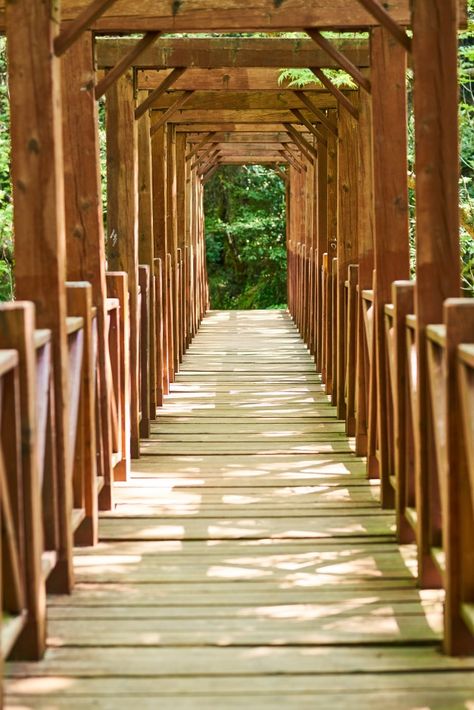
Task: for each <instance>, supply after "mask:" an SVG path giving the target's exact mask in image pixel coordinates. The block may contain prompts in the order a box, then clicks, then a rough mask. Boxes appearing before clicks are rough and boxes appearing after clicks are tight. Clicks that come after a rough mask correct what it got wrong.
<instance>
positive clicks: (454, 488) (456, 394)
mask: <svg viewBox="0 0 474 710" xmlns="http://www.w3.org/2000/svg"><path fill="white" fill-rule="evenodd" d="M444 322H445V324H446V351H445V353H444V356H445V369H444V376H445V377H444V382H443V385H444V388H445V401H446V410H445V411H446V422H445V424H446V469H447V470H446V471H443V475H442V483H441V487H442V495H441V500H442V506H443V508H442V529H443V548H444V550H445V555H446V558H445V559H446V577H445V583H446V584H445V586H446V600H445V606H444V640H443V645H444V650H445V652H446V653H448V654H450V655H455V656H462V655H468V654H472V653H473V651H474V638H473V634H472V629H471V630H470V631H468V629H467V627H466V625H465V622H464V620H463V618H462V605H463V604H466V603H469V602H470V601H471V600H472V590H473V589H474V552H473V545H472V539H473V534H474V526H473V522H472V521H473V495H472V493H473V492H472V489H471V490H470V488H471V486H472V481H471V483H470V482H469V470H468V463H467V461H466V456H465V453H464V450H465V449H464V445H463V442H462V441H460V431H462V429H463V427H462V402H461V397H460V388H459V385H458V357H457V348H458V345H460V344H461V343H469V342H472V340H473V333H474V301H473V299H471V298H449V299H447V300H446V301H445V303H444ZM463 436H465V432H464V433H463ZM466 596H467V597H468V598H466Z"/></svg>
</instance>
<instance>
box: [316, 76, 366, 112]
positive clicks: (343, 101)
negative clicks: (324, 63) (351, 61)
mask: <svg viewBox="0 0 474 710" xmlns="http://www.w3.org/2000/svg"><path fill="white" fill-rule="evenodd" d="M311 71H312V72H313V74H314V75H315V76H316V77H317V78H318V79H319V81H320V82H321V84H322V85H323V86H325V87H326V89H327V90H328V91H329V92H330V93H331V94H332V95H333V96H334V98H335V99H337V102H338V104H339V105H340V106H343V107H344V108H345V109H346V111H349V113H350V114H351V115H352V116H353V117H354V118H355V119H356V121H357V120H358V119H359V112H358V110H357V109H356V107H355V106H354V105H353V104H351V102H350V101H349V99H348V98H347V96H345V95H344V94H343V93H342V91H341V90H340V89H338V88H337V86H336V85H335V84H333V83H332V81H331V79H329V78H328V77H327V76H326V74H325V73H324V72H323V70H322V69H318V68H317V67H311Z"/></svg>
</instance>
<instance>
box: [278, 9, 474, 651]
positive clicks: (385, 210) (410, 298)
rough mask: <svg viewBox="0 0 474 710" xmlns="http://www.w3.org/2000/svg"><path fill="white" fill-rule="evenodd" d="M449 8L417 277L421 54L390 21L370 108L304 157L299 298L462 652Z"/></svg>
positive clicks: (464, 602) (292, 206)
mask: <svg viewBox="0 0 474 710" xmlns="http://www.w3.org/2000/svg"><path fill="white" fill-rule="evenodd" d="M438 5H439V7H438V10H439V12H435V11H434V10H433V8H432V7H431V3H429V2H421V1H420V2H417V3H414V14H413V35H414V36H413V42H412V56H411V57H410V60H411V64H412V67H413V72H414V76H413V87H414V89H413V93H414V122H415V142H416V231H415V236H414V243H415V251H416V265H415V266H414V267H413V273H412V274H411V271H410V244H409V221H408V186H407V174H408V172H407V170H408V166H407V85H406V69H407V59H408V53H407V49H406V47H405V46H402V44H401V43H399V42H398V41H397V39H396V38H395V37H394V36H393V35H392V34H391V33H390V32H389V31H388V30H387V29H384V28H376V29H373V30H372V31H371V38H370V56H371V68H370V74H369V75H368V76H367V79H368V80H369V86H367V83H366V82H364V84H363V85H360V86H359V91H358V92H357V94H356V99H354V108H355V109H356V111H355V112H350V111H348V110H347V108H346V107H343V106H342V105H340V106H339V112H338V120H337V133H338V136H337V141H334V142H333V141H332V140H331V138H330V135H329V133H328V132H327V129H324V128H323V129H321V130H325V131H326V141H322V140H320V141H318V142H317V149H318V159H317V160H312V159H310V158H308V157H305V156H303V157H302V159H301V165H300V167H299V168H298V166H297V167H295V166H290V167H289V176H290V180H289V187H288V200H289V225H288V250H289V280H288V283H289V293H288V299H289V307H290V311H291V313H292V315H293V318H294V320H295V322H296V324H297V325H298V328H299V330H300V332H301V334H302V336H303V338H304V339H305V341H306V343H307V345H308V347H309V349H310V350H311V352H312V353H313V355H314V358H315V361H316V364H317V368H318V370H319V371H321V373H322V379H323V383H324V384H325V386H326V392H327V394H328V395H329V396H330V397H331V401H332V403H333V404H334V405H335V407H336V410H337V416H338V417H339V418H340V419H344V420H345V422H346V431H347V433H348V434H349V435H351V436H353V437H354V448H355V451H356V452H357V454H359V455H362V456H366V457H367V475H368V477H369V478H373V479H379V480H380V489H381V493H380V496H381V505H382V506H383V507H384V508H387V509H390V508H395V510H396V515H397V535H398V539H399V542H400V543H401V544H405V543H410V542H416V545H417V549H418V580H419V584H420V586H421V587H422V588H430V587H433V588H439V587H442V588H444V589H445V592H446V602H445V613H444V620H445V624H444V648H445V650H446V652H447V653H450V654H463V653H466V652H470V651H472V650H473V648H474V593H473V589H474V585H473V582H474V577H473V574H474V572H473V570H474V565H473V560H474V558H473V553H472V544H470V543H469V542H467V541H468V540H469V539H471V542H472V532H473V529H474V456H473V453H474V437H473V430H472V417H473V408H472V407H473V401H474V399H473V398H474V389H473V388H474V345H473V343H474V300H473V299H470V298H469V299H468V298H465V299H462V298H460V296H461V290H460V289H461V286H460V284H461V277H460V254H459V212H458V176H459V159H458V156H459V150H458V124H457V73H456V72H457V69H456V61H457V27H458V23H457V18H458V16H457V3H456V2H455V1H454V0H452V1H448V2H445V3H438ZM434 47H436V48H437V49H436V52H434V49H433V48H434ZM435 55H436V56H435ZM441 106H442V107H443V109H442V110H440V107H441ZM316 176H317V177H316ZM334 191H335V192H336V193H337V194H336V199H334ZM314 205H315V206H316V210H315V211H313V210H312V206H314ZM321 213H323V214H321Z"/></svg>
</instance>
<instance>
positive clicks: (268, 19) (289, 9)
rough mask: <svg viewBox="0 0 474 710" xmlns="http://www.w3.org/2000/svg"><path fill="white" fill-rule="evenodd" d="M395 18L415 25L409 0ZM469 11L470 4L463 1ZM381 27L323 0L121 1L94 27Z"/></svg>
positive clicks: (65, 8) (73, 8) (355, 6)
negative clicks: (246, 0) (250, 0)
mask: <svg viewBox="0 0 474 710" xmlns="http://www.w3.org/2000/svg"><path fill="white" fill-rule="evenodd" d="M89 4H90V0H63V2H62V19H63V20H74V19H76V17H77V16H78V15H79V14H80V13H81V12H83V11H84V9H85V8H87V6H88V5H89ZM4 5H5V0H2V2H1V3H0V28H2V26H3V23H4V18H3V12H4ZM385 6H386V9H387V10H389V11H390V14H391V15H392V16H393V18H394V20H396V21H397V22H399V23H400V24H402V25H409V24H410V22H411V17H410V9H409V0H390V2H388V3H386V5H385ZM459 6H460V8H462V9H464V8H465V0H459ZM374 24H378V21H377V20H375V19H374V18H373V16H372V15H371V14H369V13H368V12H367V11H366V10H365V9H364V8H363V6H362V5H361V4H360V3H358V2H351V3H347V2H346V0H318V1H317V2H312V3H310V4H308V3H307V2H305V1H304V0H285V1H284V2H278V3H277V2H275V1H274V0H255V2H254V3H252V5H251V6H250V7H249V6H248V5H243V3H242V0H220V2H216V0H187V2H182V0H179V1H176V0H134V1H133V2H130V0H117V2H114V3H113V4H112V6H111V7H110V8H109V9H108V10H106V12H105V13H104V14H103V15H102V17H99V18H98V19H96V20H95V22H94V23H93V24H92V29H94V30H101V31H108V32H129V33H131V32H147V31H152V30H161V31H166V32H199V31H201V32H208V31H209V30H220V31H226V30H236V29H237V30H238V31H242V30H247V31H257V30H261V31H272V30H273V31H275V30H302V29H304V28H305V27H321V28H323V29H324V28H331V27H332V28H335V29H336V28H339V29H347V28H350V27H356V28H359V27H364V26H371V25H374Z"/></svg>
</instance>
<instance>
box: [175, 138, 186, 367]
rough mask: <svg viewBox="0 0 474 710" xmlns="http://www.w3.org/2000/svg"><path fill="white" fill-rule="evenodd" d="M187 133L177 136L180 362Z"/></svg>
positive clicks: (183, 319)
mask: <svg viewBox="0 0 474 710" xmlns="http://www.w3.org/2000/svg"><path fill="white" fill-rule="evenodd" d="M186 186H187V183H186V133H178V134H177V135H176V200H177V204H176V218H177V231H178V249H180V250H181V264H180V268H181V270H180V274H181V278H180V293H179V299H180V309H179V311H180V321H179V340H180V352H179V355H180V361H181V360H182V358H183V354H184V349H185V342H186Z"/></svg>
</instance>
